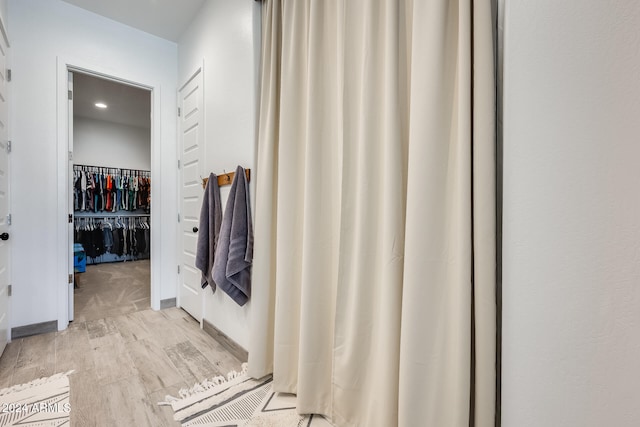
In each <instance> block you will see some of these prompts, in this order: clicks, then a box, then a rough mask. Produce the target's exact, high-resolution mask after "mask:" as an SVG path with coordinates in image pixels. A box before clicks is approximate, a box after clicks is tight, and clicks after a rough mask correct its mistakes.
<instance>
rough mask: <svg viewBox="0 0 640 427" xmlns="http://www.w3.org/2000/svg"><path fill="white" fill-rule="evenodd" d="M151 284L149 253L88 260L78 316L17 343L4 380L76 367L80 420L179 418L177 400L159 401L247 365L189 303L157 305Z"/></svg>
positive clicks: (75, 407) (76, 421) (111, 422)
mask: <svg viewBox="0 0 640 427" xmlns="http://www.w3.org/2000/svg"><path fill="white" fill-rule="evenodd" d="M123 266H124V268H123ZM149 292H150V290H149V261H132V262H126V263H122V264H120V263H119V264H100V265H96V266H87V272H86V273H82V274H81V275H80V279H79V288H78V289H76V295H75V296H76V298H75V320H74V321H73V322H72V323H71V324H70V325H69V328H68V329H66V330H64V331H61V332H53V333H49V334H42V335H36V336H33V337H27V338H21V339H17V340H14V341H13V342H11V343H9V344H8V345H7V348H6V349H5V351H4V354H3V355H2V357H1V358H0V388H4V387H8V386H11V385H15V384H22V383H26V382H28V381H31V380H34V379H36V378H40V377H46V376H50V375H53V374H54V373H58V372H66V371H69V370H74V373H73V374H71V375H70V377H69V380H70V384H71V425H72V426H78V427H85V426H109V427H111V426H153V427H156V426H179V423H177V422H175V421H173V411H172V410H171V407H168V406H158V405H157V403H158V402H160V401H163V400H164V398H165V396H166V395H167V394H170V395H173V396H177V394H178V391H179V390H180V389H181V388H183V387H188V386H192V385H193V384H195V383H196V382H199V381H202V380H203V379H205V378H211V377H214V376H217V375H223V374H226V373H227V372H229V371H231V370H239V369H240V368H241V366H240V365H241V361H240V360H238V359H237V358H236V357H234V356H233V355H232V354H231V353H229V352H228V351H227V350H226V349H225V348H224V347H223V346H222V345H221V344H220V343H218V342H217V341H216V340H214V339H213V338H211V337H210V336H209V335H208V334H206V333H205V332H204V331H202V330H201V329H200V327H199V325H198V323H197V322H196V321H195V320H194V319H193V318H191V317H190V316H189V315H188V314H187V313H186V312H184V311H183V310H181V309H178V308H175V307H173V308H169V309H165V310H161V311H153V310H151V309H150V308H149Z"/></svg>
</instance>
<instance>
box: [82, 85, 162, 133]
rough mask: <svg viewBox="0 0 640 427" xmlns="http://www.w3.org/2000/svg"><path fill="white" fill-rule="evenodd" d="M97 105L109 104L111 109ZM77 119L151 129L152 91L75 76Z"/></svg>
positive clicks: (108, 106)
mask: <svg viewBox="0 0 640 427" xmlns="http://www.w3.org/2000/svg"><path fill="white" fill-rule="evenodd" d="M96 102H103V103H105V104H107V108H106V109H99V108H97V107H96V106H95V104H96ZM73 116H74V117H84V118H89V119H94V120H103V121H107V122H113V123H119V124H123V125H129V126H137V127H143V128H149V127H150V126H151V92H150V91H148V90H145V89H140V88H137V87H134V86H129V85H126V84H123V83H117V82H114V81H112V80H106V79H101V78H98V77H93V76H90V75H88V74H82V73H73Z"/></svg>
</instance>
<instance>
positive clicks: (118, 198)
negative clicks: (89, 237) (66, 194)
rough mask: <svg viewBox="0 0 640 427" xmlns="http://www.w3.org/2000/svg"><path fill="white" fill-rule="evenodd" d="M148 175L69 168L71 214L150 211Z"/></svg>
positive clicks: (84, 167) (109, 169) (90, 167)
mask: <svg viewBox="0 0 640 427" xmlns="http://www.w3.org/2000/svg"><path fill="white" fill-rule="evenodd" d="M150 175H151V174H150V172H149V171H141V170H133V169H119V168H106V167H97V166H86V165H74V166H73V183H74V184H73V198H74V210H75V211H80V212H94V213H96V212H118V211H136V210H143V211H144V212H147V213H148V212H149V211H150V209H151V176H150Z"/></svg>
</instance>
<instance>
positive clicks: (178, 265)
mask: <svg viewBox="0 0 640 427" xmlns="http://www.w3.org/2000/svg"><path fill="white" fill-rule="evenodd" d="M178 274H180V266H179V265H178Z"/></svg>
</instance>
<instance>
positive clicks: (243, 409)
mask: <svg viewBox="0 0 640 427" xmlns="http://www.w3.org/2000/svg"><path fill="white" fill-rule="evenodd" d="M271 383H272V381H271V377H270V376H269V377H265V378H262V379H260V380H254V379H252V378H249V377H247V375H246V365H244V366H243V369H242V372H239V373H237V372H232V373H230V374H229V375H227V378H224V377H216V378H213V379H212V380H205V381H203V382H202V383H200V384H196V385H195V386H193V387H192V388H191V389H189V390H181V391H180V397H179V398H175V397H171V396H167V398H166V402H160V403H159V404H160V405H171V407H172V408H173V411H174V419H175V420H176V421H179V422H180V423H181V424H182V426H183V427H195V426H209V427H331V424H330V423H329V422H328V421H326V420H325V419H324V418H323V417H321V416H319V415H298V413H297V412H296V397H295V395H290V394H282V393H275V392H273V390H272V388H271Z"/></svg>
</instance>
